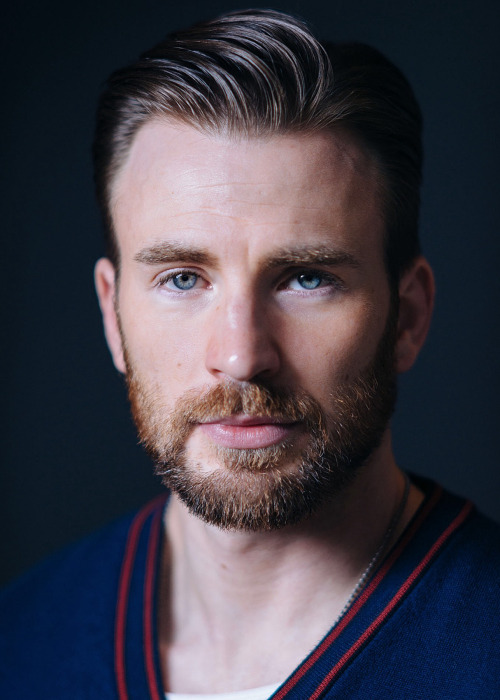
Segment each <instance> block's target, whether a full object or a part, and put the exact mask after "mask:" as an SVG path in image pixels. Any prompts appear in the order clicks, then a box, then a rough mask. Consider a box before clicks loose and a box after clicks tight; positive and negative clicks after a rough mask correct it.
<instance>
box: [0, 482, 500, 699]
mask: <svg viewBox="0 0 500 700" xmlns="http://www.w3.org/2000/svg"><path fill="white" fill-rule="evenodd" d="M420 485H421V486H422V484H420ZM424 488H425V489H426V492H427V496H426V500H425V501H424V503H423V505H422V506H421V508H420V509H419V511H418V512H417V514H416V515H415V517H414V518H413V520H412V522H411V523H410V525H409V526H408V527H407V529H406V531H405V533H404V534H403V535H402V537H401V538H400V540H399V542H398V543H397V544H396V545H395V547H394V548H393V550H392V551H391V552H390V553H389V555H388V556H387V557H386V559H385V561H384V562H383V564H382V566H381V567H380V568H379V570H378V571H377V572H375V574H374V575H373V577H372V579H371V580H370V582H369V583H368V585H367V586H366V588H365V589H364V591H363V592H362V594H361V595H360V596H359V597H358V599H357V600H356V601H355V603H354V604H353V605H352V606H351V608H350V609H349V611H348V612H347V613H346V614H345V615H344V617H343V618H342V619H341V620H340V622H338V623H337V624H336V625H335V626H334V627H333V628H332V629H331V630H330V632H329V633H328V634H327V635H326V636H325V638H324V639H323V640H322V641H321V642H320V644H319V645H318V646H317V647H316V649H314V650H313V651H312V652H311V654H310V655H309V656H308V657H307V658H306V659H304V661H303V662H302V664H301V665H300V666H298V667H297V669H296V670H295V671H294V673H292V674H291V676H289V678H288V679H286V680H284V682H283V684H282V686H281V687H280V688H279V689H278V690H277V691H276V693H275V694H274V695H273V696H272V697H273V700H285V699H286V700H313V699H316V698H322V699H328V700H333V699H334V698H336V699H343V700H345V699H349V700H353V699H357V698H363V699H364V700H378V699H380V700H382V699H384V700H385V699H387V698H400V699H401V700H403V699H404V700H415V699H418V698H422V699H425V700H431V699H434V698H435V699H436V700H437V699H438V698H439V700H448V699H449V700H452V699H453V700H462V699H463V700H465V699H467V700H470V699H471V698H477V699H478V700H479V699H480V700H488V699H490V698H491V699H493V698H494V699H495V700H500V639H499V629H500V527H499V526H497V525H495V524H494V523H492V522H491V521H489V520H488V519H486V518H484V517H482V516H480V515H479V514H478V513H477V512H476V511H475V510H474V508H473V507H472V506H471V504H470V503H468V502H465V501H463V500H462V499H459V498H457V497H455V496H452V495H451V494H449V493H447V492H445V491H443V490H442V489H441V488H440V487H439V486H437V485H435V484H429V483H426V484H424ZM164 505H165V498H161V499H156V500H155V501H153V502H152V503H151V504H149V505H148V506H146V507H145V508H143V509H142V510H141V511H139V513H137V514H136V515H135V516H134V517H132V518H127V519H124V520H121V521H120V522H118V523H116V524H114V525H112V526H110V527H108V528H106V529H104V530H103V531H101V532H99V533H98V534H96V535H93V536H91V537H89V538H87V539H85V540H84V541H83V542H81V543H79V544H77V545H75V546H73V547H71V548H69V549H68V550H66V551H64V552H62V553H61V554H59V555H57V556H56V557H52V558H51V559H50V560H48V561H47V562H45V563H44V564H42V565H41V566H39V567H37V568H36V569H34V570H33V571H31V572H29V573H28V574H26V575H25V576H24V577H22V578H21V579H20V580H18V581H17V582H15V583H13V584H11V586H9V588H7V589H6V590H5V591H4V592H3V593H2V595H1V596H0V627H1V639H0V698H2V699H5V700H11V699H12V700H24V699H25V698H26V699H27V698H30V699H36V700H38V699H41V700H45V699H47V700H49V699H50V700H62V699H64V700H80V699H82V700H83V699H88V698H96V699H98V700H107V699H108V698H109V699H110V700H111V699H117V700H126V698H129V699H130V700H136V699H137V700H141V699H142V698H144V699H147V698H153V699H154V700H161V699H162V698H163V697H164V696H163V688H162V683H161V678H160V672H159V663H158V650H157V645H156V615H155V611H156V595H157V578H158V576H157V574H158V567H159V554H160V551H161V545H162V536H163V534H162V513H163V510H164ZM286 634H287V631H286V630H283V636H284V638H285V635H286Z"/></svg>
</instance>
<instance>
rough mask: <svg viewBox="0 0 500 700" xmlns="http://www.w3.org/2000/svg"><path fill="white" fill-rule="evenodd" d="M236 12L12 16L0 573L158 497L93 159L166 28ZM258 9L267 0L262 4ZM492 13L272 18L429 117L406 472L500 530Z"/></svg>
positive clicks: (202, 9) (79, 5)
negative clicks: (421, 301) (118, 91)
mask: <svg viewBox="0 0 500 700" xmlns="http://www.w3.org/2000/svg"><path fill="white" fill-rule="evenodd" d="M248 4H249V3H246V2H243V3H238V2H232V3H229V2H187V3H186V2H180V3H179V2H177V1H176V2H165V1H161V2H160V1H159V0H141V1H140V2H139V0H128V2H126V3H125V2H123V1H120V2H119V1H118V0H99V1H98V0H87V1H86V2H85V3H83V2H73V3H68V2H60V1H57V0H55V1H52V2H51V1H48V2H43V3H35V2H34V1H33V0H31V1H30V2H22V1H21V2H17V3H16V4H15V7H14V8H11V9H10V11H9V15H8V17H6V18H5V17H4V22H3V29H4V31H3V46H4V49H3V50H4V51H5V56H4V58H3V61H2V66H3V67H4V68H5V69H6V70H5V74H4V76H3V77H2V98H3V99H2V105H3V106H2V110H1V119H2V132H1V135H2V143H3V151H4V153H3V155H2V187H1V194H2V208H1V221H2V224H3V227H2V233H1V249H2V260H3V264H2V270H3V274H2V283H3V284H5V290H3V294H2V299H3V304H2V330H3V333H2V335H3V340H4V343H3V346H2V347H3V352H4V356H3V357H2V360H3V363H2V366H3V372H2V385H3V386H2V396H3V404H4V407H5V409H6V410H5V417H4V418H3V420H2V423H1V425H2V430H3V431H4V434H3V436H2V459H3V467H2V483H1V503H0V513H1V519H2V523H1V525H2V532H3V536H2V538H1V542H2V551H0V561H1V562H2V572H1V576H2V578H3V579H6V578H8V577H10V576H12V575H14V574H16V573H18V572H19V571H21V570H23V569H24V568H26V567H27V566H29V565H30V564H32V563H33V562H35V561H36V560H38V559H39V558H40V557H42V556H43V555H45V554H47V553H48V552H50V551H52V550H54V549H56V548H57V547H60V546H61V545H63V544H65V543H66V542H69V541H72V540H74V539H76V538H78V537H80V536H82V535H84V534H85V533H87V532H88V531H90V530H92V529H94V528H97V527H98V526H100V525H102V524H103V523H105V522H108V521H110V520H111V519H113V518H115V517H116V516H118V515H119V514H121V513H122V512H124V511H127V510H129V509H131V508H134V507H136V506H138V505H139V504H141V503H142V502H144V501H145V500H146V499H148V498H149V497H150V496H152V495H153V494H155V493H156V492H157V491H159V489H160V486H159V484H158V483H157V481H156V480H155V478H154V477H153V476H152V475H151V471H152V469H151V465H150V464H149V461H148V459H147V458H146V457H145V456H144V455H143V454H142V451H141V449H140V448H139V447H138V446H137V444H136V443H137V441H136V437H135V432H134V429H133V426H132V423H131V420H130V418H129V415H128V408H127V404H126V400H125V391H124V388H123V386H122V381H121V379H120V378H119V377H118V376H117V374H116V372H115V370H114V369H113V367H112V365H111V361H110V358H109V356H108V351H107V348H106V347H105V343H104V339H103V336H102V331H101V322H100V318H99V314H98V309H97V303H96V300H95V295H94V290H93V281H92V267H93V264H94V261H95V260H96V258H97V257H98V256H99V255H100V254H101V252H102V248H101V237H100V236H101V228H100V221H99V218H98V213H97V209H96V206H95V204H94V199H93V190H92V182H91V166H90V155H89V145H90V142H91V138H92V130H93V119H94V109H95V104H96V99H97V95H98V92H99V89H100V85H101V83H102V81H103V80H104V79H105V78H106V76H107V75H108V74H109V72H110V71H111V70H113V69H114V68H116V67H118V66H120V65H122V64H124V63H126V62H128V61H130V60H132V59H134V58H135V57H136V56H137V54H138V53H139V52H140V51H142V50H143V49H145V48H147V47H149V46H150V45H151V44H153V43H155V42H156V41H157V40H159V39H160V38H161V37H162V36H163V35H164V34H165V33H167V32H168V31H170V30H173V29H176V28H179V27H182V26H184V25H186V24H189V23H191V22H192V21H195V20H198V19H202V18H207V17H211V16H213V15H215V14H218V13H220V12H222V11H225V10H229V9H237V8H239V7H246V6H248ZM250 4H253V6H267V4H263V5H261V4H260V3H258V2H253V3H250ZM498 6H499V5H498V2H496V0H495V1H493V0H492V1H491V2H487V1H485V0H474V1H472V0H468V1H466V2H460V0H458V1H457V0H455V1H453V2H452V1H449V0H446V1H443V0H440V1H439V2H436V0H432V1H431V0H420V1H419V2H414V1H412V0H398V1H393V2H381V1H380V0H378V1H377V0H350V2H346V1H344V0H338V1H336V2H335V1H333V2H329V3H326V2H324V1H322V2H320V1H318V0H308V1H306V0H304V1H296V2H290V3H282V2H276V3H274V7H276V8H278V9H285V10H289V11H292V12H295V13H297V14H299V15H301V16H303V17H304V18H305V19H307V20H309V21H310V22H311V23H312V25H313V28H314V29H315V30H316V33H318V34H319V35H321V36H323V37H325V38H329V39H332V40H339V41H343V40H352V39H354V40H360V41H366V42H368V43H371V44H373V45H375V46H376V47H377V48H379V49H381V50H382V51H383V52H385V53H386V54H387V55H388V56H389V58H391V59H392V60H394V61H395V62H396V63H397V64H398V65H399V66H400V67H401V68H402V69H403V71H404V72H405V73H406V74H407V76H408V77H409V79H410V81H411V82H412V84H413V86H414V88H415V91H416V94H417V97H418V98H419V100H420V102H421V105H422V108H423V112H424V115H425V147H426V154H427V157H426V165H425V184H424V190H423V209H422V227H421V228H422V241H423V247H424V251H425V253H426V254H427V256H428V257H429V259H430V260H431V262H432V264H433V265H434V268H435V271H436V276H437V286H438V296H437V306H436V313H435V319H434V325H433V328H432V330H431V334H430V337H429V340H428V342H427V345H426V347H425V348H424V351H423V353H422V356H421V358H420V360H419V362H418V364H417V366H416V368H415V369H414V370H412V372H411V373H410V374H409V375H408V376H406V377H404V378H403V380H402V382H401V392H400V403H399V410H398V415H397V417H396V419H395V421H394V423H395V436H396V438H395V443H396V455H397V458H398V460H399V462H400V464H401V465H402V466H404V467H405V468H408V469H411V470H413V471H415V472H417V473H420V474H424V475H428V476H432V477H435V478H437V479H438V480H440V481H441V482H443V483H444V484H445V485H446V486H447V487H449V488H451V489H452V490H454V491H456V492H458V493H460V494H464V495H468V496H470V497H472V498H473V499H474V500H475V501H476V503H477V504H478V505H479V507H480V508H481V509H482V510H483V511H485V512H486V513H488V514H490V515H491V516H493V517H494V518H496V519H498V520H500V498H499V495H500V476H499V470H498V467H497V463H498V458H497V451H498V415H499V412H498V398H497V397H498V390H499V382H498V378H499V375H498V365H499V363H498V354H497V353H498V347H499V327H498V312H497V307H498V304H499V301H500V293H499V292H500V290H499V275H498V267H499V261H500V256H499V235H498V221H499V212H498V208H499V207H498V201H499V198H498V195H497V181H498V177H497V172H498V167H499V163H500V160H499V144H498V129H499V118H498V114H499V107H500V105H499V86H498V82H497V81H498V76H499V75H500V70H499V69H500V66H499V50H498V41H499V40H498V36H499V29H500V23H499V21H498V20H499V16H498V10H497V7H498Z"/></svg>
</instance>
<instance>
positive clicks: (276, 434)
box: [198, 414, 298, 450]
mask: <svg viewBox="0 0 500 700" xmlns="http://www.w3.org/2000/svg"><path fill="white" fill-rule="evenodd" d="M297 426H298V423H293V422H286V421H284V420H283V419H282V418H281V419H280V418H273V417H270V416H247V415H244V414H240V415H234V416H230V417H228V418H216V419H214V420H213V421H209V422H207V423H201V424H199V426H198V427H199V428H200V430H201V431H202V433H203V434H204V435H205V436H206V437H208V438H209V440H210V441H211V442H214V443H216V444H217V445H220V446H221V447H228V448H233V449H240V450H244V449H257V448H263V447H270V446H271V445H276V444H278V443H280V442H283V441H284V440H286V439H287V438H290V437H291V435H292V434H293V433H294V432H296V429H297Z"/></svg>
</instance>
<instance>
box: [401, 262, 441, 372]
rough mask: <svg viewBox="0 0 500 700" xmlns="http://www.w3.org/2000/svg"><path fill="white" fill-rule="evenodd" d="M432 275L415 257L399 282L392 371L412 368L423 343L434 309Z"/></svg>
mask: <svg viewBox="0 0 500 700" xmlns="http://www.w3.org/2000/svg"><path fill="white" fill-rule="evenodd" d="M434 292H435V285H434V275H433V272H432V269H431V266H430V265H429V263H428V262H427V260H426V259H425V258H423V257H418V258H417V259H416V260H415V262H414V263H413V265H412V267H411V268H410V269H409V270H408V271H407V272H406V273H405V274H404V275H403V277H402V279H401V281H400V283H399V316H398V338H397V342H396V369H397V371H398V372H406V371H407V370H409V369H410V367H412V365H413V364H414V362H415V360H416V359H417V357H418V354H419V352H420V350H421V348H422V346H423V344H424V341H425V339H426V337H427V332H428V330H429V326H430V322H431V316H432V309H433V307H434Z"/></svg>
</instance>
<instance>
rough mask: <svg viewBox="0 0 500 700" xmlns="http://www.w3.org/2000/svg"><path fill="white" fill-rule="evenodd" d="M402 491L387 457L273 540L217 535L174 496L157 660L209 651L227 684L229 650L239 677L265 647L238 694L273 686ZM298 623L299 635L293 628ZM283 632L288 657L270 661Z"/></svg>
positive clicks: (317, 628)
mask: <svg viewBox="0 0 500 700" xmlns="http://www.w3.org/2000/svg"><path fill="white" fill-rule="evenodd" d="M383 448H384V445H382V446H381V449H380V450H379V453H380V452H382V451H383ZM378 456H379V457H380V456H381V455H380V454H379V455H378ZM404 488H405V480H404V476H403V474H402V473H401V472H400V471H399V470H398V469H397V467H396V465H395V462H394V460H393V458H392V453H391V452H390V448H389V452H388V453H387V454H386V455H385V459H380V458H379V459H372V461H371V462H370V463H369V464H366V465H365V467H363V469H361V470H360V473H359V474H358V475H357V477H356V479H355V480H354V481H353V482H352V483H351V484H350V486H349V487H348V488H346V489H345V490H344V491H343V492H342V493H341V494H339V495H338V496H336V497H335V498H334V499H332V500H330V501H329V502H328V503H325V504H324V505H323V506H322V507H321V508H320V509H319V510H318V512H316V513H315V514H314V515H313V516H311V517H309V518H308V519H307V520H305V521H304V522H302V523H300V524H298V525H294V526H288V527H285V528H283V529H281V530H279V531H276V532H261V533H253V532H252V533H249V532H228V531H222V530H220V529H218V528H216V527H213V526H211V525H207V524H205V523H203V522H201V521H200V520H198V519H197V518H195V517H193V516H192V515H191V514H190V513H189V512H188V511H187V510H186V509H185V507H184V506H183V504H182V503H180V501H179V500H178V499H177V498H176V497H175V496H174V497H173V498H172V501H171V504H170V505H169V508H168V512H167V533H168V535H167V545H168V552H166V553H165V554H166V556H165V557H164V573H165V576H164V584H163V590H162V598H163V606H162V609H161V611H160V640H161V641H162V642H163V645H162V648H163V649H164V651H165V653H166V654H168V655H170V657H171V658H172V655H173V658H174V659H175V651H172V650H175V649H183V648H185V647H186V648H187V647H189V648H190V649H192V648H193V645H195V646H198V647H200V650H201V646H202V645H203V644H205V645H206V648H207V649H211V650H212V651H213V652H214V653H215V649H218V651H217V653H216V655H217V665H218V673H219V675H220V669H221V668H222V667H223V666H224V663H226V662H227V665H228V668H229V669H231V674H230V677H231V679H234V678H235V674H234V668H235V664H236V665H237V664H238V660H237V659H235V649H238V650H239V651H241V665H242V668H243V666H244V664H245V666H244V667H245V668H246V669H248V668H249V664H248V658H249V653H251V650H252V649H253V650H254V655H255V650H260V654H259V656H260V657H262V651H263V648H265V647H269V649H268V651H269V657H268V658H272V659H273V662H276V663H274V668H272V667H270V668H267V669H266V668H258V669H256V670H255V672H254V673H253V677H254V678H255V681H252V682H250V680H249V681H248V682H249V683H250V685H246V686H245V685H239V687H240V688H241V687H251V686H252V685H254V686H257V685H265V684H266V683H273V682H276V681H278V680H280V678H281V674H286V673H288V672H290V671H291V670H293V668H294V666H295V665H296V663H298V662H299V661H300V659H301V657H302V655H304V654H305V653H307V651H309V650H310V649H311V648H312V647H313V646H314V645H315V644H316V643H317V641H318V640H319V639H320V638H321V636H322V635H323V634H324V633H325V632H326V631H327V629H328V628H329V627H330V626H331V625H332V624H333V622H334V620H335V619H336V618H337V617H338V615H339V614H340V613H341V611H342V610H343V608H344V606H345V603H346V601H347V600H348V599H349V596H350V594H351V593H352V591H353V589H354V588H355V586H356V583H357V582H358V581H359V579H360V576H361V575H362V574H363V572H364V571H365V569H366V567H367V566H368V564H369V562H370V561H371V560H372V558H373V556H374V554H375V553H376V552H377V550H378V549H379V548H380V545H381V543H382V542H383V541H384V536H385V535H386V533H387V530H388V528H389V525H390V523H391V520H392V519H393V516H394V514H395V512H396V511H397V509H398V506H399V504H400V502H401V499H402V497H403V493H404ZM419 500H420V499H419V494H418V493H417V492H416V491H415V490H414V489H413V490H412V491H411V493H410V497H409V501H408V504H407V507H406V508H405V512H404V513H403V514H402V517H401V518H400V519H399V522H398V524H397V525H396V527H395V528H394V532H392V533H391V534H390V537H389V538H388V541H387V542H386V543H385V544H384V550H385V551H388V549H389V548H390V546H391V544H393V542H394V541H395V540H396V539H397V537H398V536H399V534H400V533H401V531H402V529H403V528H404V526H405V524H406V522H407V521H408V519H409V518H410V517H411V516H412V515H413V512H414V511H415V509H416V507H418V503H419ZM381 554H382V556H383V554H384V553H383V552H382V553H381ZM235 620H237V624H235ZM300 620H303V621H304V622H305V621H307V625H306V624H304V626H302V625H301V624H300V623H299V624H297V621H300ZM292 623H293V624H292ZM284 627H285V628H286V629H287V631H290V633H288V632H287V634H289V636H290V639H289V640H288V641H287V644H288V648H287V649H284V650H280V658H279V659H276V648H279V642H277V640H278V639H279V638H282V631H283V628H284ZM294 635H296V638H294ZM202 638H203V639H204V641H201V639H202ZM242 638H244V639H245V640H246V643H244V644H243V647H244V649H242V642H241V640H242ZM302 647H304V648H303V649H302ZM273 649H274V651H273ZM265 656H267V655H265ZM296 657H297V658H296ZM224 659H225V660H226V661H224ZM168 666H169V671H168V675H169V679H173V678H174V675H175V674H174V673H173V670H172V668H171V665H170V663H169V664H168ZM250 666H251V664H250ZM271 666H273V665H271ZM273 674H274V675H273ZM205 680H206V677H205ZM241 682H244V681H243V680H241V681H240V683H241ZM169 684H170V685H171V681H169ZM230 685H231V684H230V682H229V680H228V679H226V681H224V680H219V681H217V682H214V684H213V687H217V688H221V689H222V690H231V689H232V688H231V687H229V686H230ZM237 688H238V686H236V689H237ZM171 689H172V690H175V689H176V688H175V687H171ZM178 689H179V690H186V688H185V687H179V688H178ZM190 692H194V691H193V690H191V691H190ZM205 692H207V688H206V689H205Z"/></svg>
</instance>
